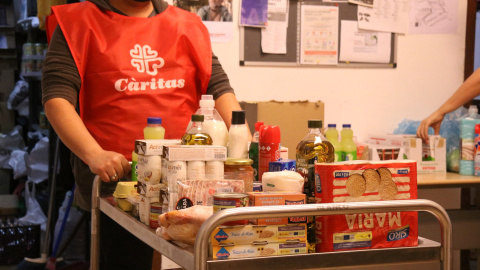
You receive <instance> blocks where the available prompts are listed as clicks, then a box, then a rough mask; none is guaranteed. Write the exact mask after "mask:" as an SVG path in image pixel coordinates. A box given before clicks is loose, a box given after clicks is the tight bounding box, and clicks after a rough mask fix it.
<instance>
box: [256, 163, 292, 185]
mask: <svg viewBox="0 0 480 270" xmlns="http://www.w3.org/2000/svg"><path fill="white" fill-rule="evenodd" d="M268 171H270V172H279V171H293V172H296V171H297V165H296V161H295V159H280V160H277V161H272V162H270V163H269V166H268ZM262 181H263V179H262Z"/></svg>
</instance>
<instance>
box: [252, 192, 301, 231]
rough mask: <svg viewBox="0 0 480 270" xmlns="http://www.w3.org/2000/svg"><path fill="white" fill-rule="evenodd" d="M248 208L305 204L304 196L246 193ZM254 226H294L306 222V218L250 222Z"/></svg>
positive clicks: (253, 220) (290, 193) (264, 219)
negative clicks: (248, 200)
mask: <svg viewBox="0 0 480 270" xmlns="http://www.w3.org/2000/svg"><path fill="white" fill-rule="evenodd" d="M248 195H249V199H250V202H249V205H250V206H269V205H297V204H305V202H306V201H305V194H302V193H300V192H265V191H263V192H248ZM250 222H251V223H253V224H255V225H277V224H295V223H305V222H307V218H306V217H304V216H303V217H283V218H259V219H252V220H250Z"/></svg>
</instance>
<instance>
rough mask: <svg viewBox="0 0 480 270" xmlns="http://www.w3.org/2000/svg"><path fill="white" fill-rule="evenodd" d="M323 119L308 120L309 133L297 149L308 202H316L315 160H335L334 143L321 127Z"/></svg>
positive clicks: (298, 169) (299, 171)
mask: <svg viewBox="0 0 480 270" xmlns="http://www.w3.org/2000/svg"><path fill="white" fill-rule="evenodd" d="M321 128H322V120H308V129H309V131H308V134H307V136H305V137H304V138H303V139H302V140H301V141H300V143H299V144H298V145H297V149H296V155H297V156H296V161H297V172H298V173H300V174H301V175H302V176H303V178H304V180H305V183H304V186H303V191H304V193H305V194H306V196H307V203H315V188H316V186H317V184H318V185H319V184H320V183H315V162H318V163H331V162H334V161H335V150H334V148H333V145H332V144H331V143H330V142H329V141H328V140H327V138H325V137H324V136H323V135H322V133H321V131H320V129H321Z"/></svg>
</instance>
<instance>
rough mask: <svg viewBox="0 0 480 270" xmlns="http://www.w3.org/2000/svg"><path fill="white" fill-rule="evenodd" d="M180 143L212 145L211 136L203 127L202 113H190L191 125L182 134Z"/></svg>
mask: <svg viewBox="0 0 480 270" xmlns="http://www.w3.org/2000/svg"><path fill="white" fill-rule="evenodd" d="M181 144H182V145H194V144H195V145H212V137H210V135H209V134H208V133H207V132H206V131H205V129H204V128H203V115H201V114H194V115H192V127H191V128H190V129H189V130H188V131H187V132H186V133H185V135H183V137H182V142H181Z"/></svg>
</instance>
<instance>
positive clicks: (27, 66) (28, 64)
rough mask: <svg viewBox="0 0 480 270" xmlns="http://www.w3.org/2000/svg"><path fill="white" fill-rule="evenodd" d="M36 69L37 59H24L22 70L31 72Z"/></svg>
mask: <svg viewBox="0 0 480 270" xmlns="http://www.w3.org/2000/svg"><path fill="white" fill-rule="evenodd" d="M35 70H36V65H35V60H22V72H23V73H30V72H34V71H35Z"/></svg>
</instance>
